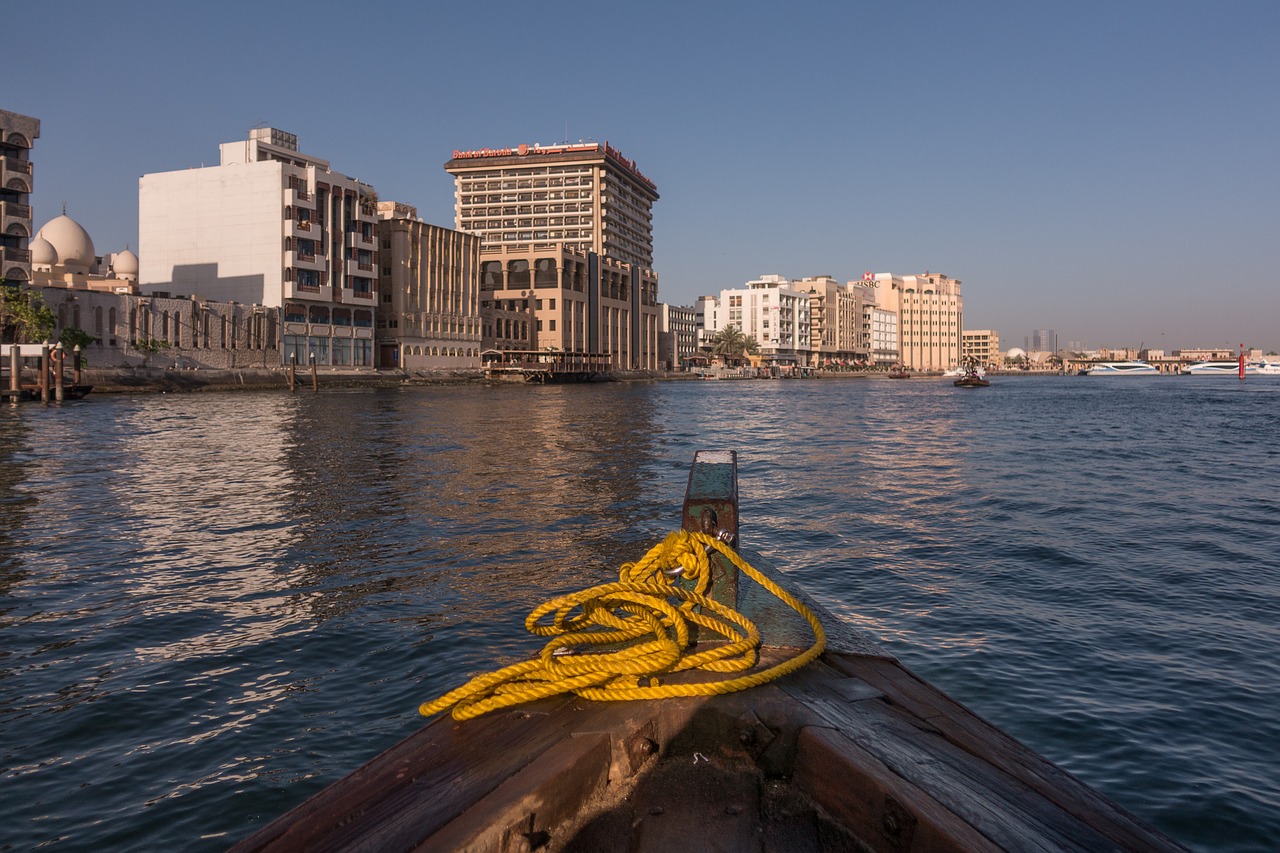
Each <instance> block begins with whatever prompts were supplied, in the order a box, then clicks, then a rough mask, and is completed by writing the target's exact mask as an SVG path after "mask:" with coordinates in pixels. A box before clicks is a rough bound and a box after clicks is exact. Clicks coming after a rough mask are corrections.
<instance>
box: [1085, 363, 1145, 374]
mask: <svg viewBox="0 0 1280 853" xmlns="http://www.w3.org/2000/svg"><path fill="white" fill-rule="evenodd" d="M1081 373H1083V374H1084V375H1086V376H1159V375H1160V371H1159V370H1157V369H1156V368H1155V367H1154V366H1153V365H1151V364H1148V363H1147V362H1145V361H1097V362H1094V363H1093V364H1091V365H1090V366H1089V367H1087V368H1086V369H1084V370H1083V371H1081Z"/></svg>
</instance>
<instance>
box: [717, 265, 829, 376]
mask: <svg viewBox="0 0 1280 853" xmlns="http://www.w3.org/2000/svg"><path fill="white" fill-rule="evenodd" d="M698 307H700V308H701V309H702V320H703V325H702V334H703V336H704V340H709V339H710V338H711V337H714V336H715V333H716V332H718V331H720V329H723V328H725V327H727V326H737V327H738V328H739V329H741V330H742V333H743V334H744V335H746V336H747V337H750V338H755V340H756V343H758V344H759V345H760V354H761V355H762V356H763V357H764V360H765V361H766V362H772V363H775V364H800V365H807V364H808V363H809V353H810V350H811V341H810V328H809V322H810V316H809V294H808V292H807V291H801V290H799V289H797V287H794V286H793V285H792V282H791V281H789V280H788V279H786V278H784V277H782V276H780V275H766V276H761V277H760V278H758V279H756V280H755V281H749V282H747V283H746V287H745V288H742V289H737V290H722V291H720V296H719V297H718V298H712V297H701V298H700V299H699V306H698Z"/></svg>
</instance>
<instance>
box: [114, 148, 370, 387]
mask: <svg viewBox="0 0 1280 853" xmlns="http://www.w3.org/2000/svg"><path fill="white" fill-rule="evenodd" d="M219 151H220V163H219V165H217V166H209V167H200V168H191V169H183V170H181V171H174V172H158V173H152V174H148V175H143V176H142V178H140V179H139V181H138V256H139V259H140V263H139V267H140V268H139V276H138V286H139V289H140V290H141V292H142V293H143V294H151V295H157V296H159V295H164V296H174V297H176V296H189V297H194V298H196V299H199V300H214V301H225V302H238V303H244V304H250V305H254V304H257V305H263V306H266V307H267V308H278V309H280V314H281V320H282V324H281V327H280V331H281V342H280V343H281V353H282V358H283V360H284V361H285V363H288V361H289V359H290V358H291V357H293V358H296V359H297V363H298V364H299V365H305V364H307V363H308V361H309V359H310V358H312V357H314V358H315V361H316V363H317V364H318V365H322V366H353V367H372V366H373V365H374V312H375V309H376V308H377V288H376V287H375V284H374V283H375V280H376V276H377V247H376V238H375V219H376V216H375V204H376V201H377V195H376V193H375V192H374V190H373V188H372V187H371V186H369V185H368V184H365V183H362V182H360V181H358V180H356V179H354V178H350V177H348V176H346V175H343V174H340V173H338V172H334V171H333V170H332V169H331V168H330V166H329V163H328V161H326V160H321V159H319V158H317V157H312V156H310V155H307V154H303V153H301V152H300V151H299V150H298V138H297V137H296V136H294V135H293V134H291V133H285V132H284V131H281V130H277V129H275V128H257V129H255V130H253V131H251V132H250V134H249V138H248V139H246V140H243V141H240V142H227V143H224V144H222V145H221V146H219Z"/></svg>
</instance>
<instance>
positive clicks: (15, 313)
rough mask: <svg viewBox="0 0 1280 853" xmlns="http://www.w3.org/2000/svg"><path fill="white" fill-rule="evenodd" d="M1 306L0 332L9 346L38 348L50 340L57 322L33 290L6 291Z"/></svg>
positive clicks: (11, 289) (49, 309)
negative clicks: (10, 344)
mask: <svg viewBox="0 0 1280 853" xmlns="http://www.w3.org/2000/svg"><path fill="white" fill-rule="evenodd" d="M3 290H4V301H3V302H0V332H2V333H3V334H2V336H3V337H4V338H6V339H8V341H9V342H10V343H15V344H38V343H40V342H42V341H47V340H49V336H50V335H52V334H53V330H54V327H56V326H57V325H58V318H57V317H56V316H54V313H53V309H51V308H50V307H49V306H48V305H45V304H44V299H43V298H41V296H40V294H39V293H37V292H35V291H34V290H24V289H23V288H20V287H6V288H3Z"/></svg>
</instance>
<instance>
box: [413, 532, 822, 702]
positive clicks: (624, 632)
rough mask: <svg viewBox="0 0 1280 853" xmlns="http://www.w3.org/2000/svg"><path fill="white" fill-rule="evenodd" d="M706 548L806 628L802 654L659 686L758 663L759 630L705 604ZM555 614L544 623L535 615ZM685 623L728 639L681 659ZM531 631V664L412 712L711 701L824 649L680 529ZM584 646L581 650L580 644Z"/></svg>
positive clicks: (785, 596)
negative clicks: (694, 673) (680, 675)
mask: <svg viewBox="0 0 1280 853" xmlns="http://www.w3.org/2000/svg"><path fill="white" fill-rule="evenodd" d="M712 549H714V550H716V551H718V552H720V553H721V554H723V555H724V556H725V557H726V558H727V559H728V560H729V561H730V562H732V563H733V564H734V565H735V566H737V567H738V570H739V571H741V572H742V573H743V574H745V575H746V576H747V577H749V578H751V579H752V580H754V581H755V582H756V583H758V584H760V585H761V586H763V587H764V588H765V589H767V590H768V591H769V592H770V593H772V594H773V595H775V596H776V597H777V598H779V599H780V600H782V601H783V602H785V603H786V604H787V605H788V606H789V607H791V608H792V609H793V610H795V611H796V612H797V613H799V614H800V615H801V616H802V617H803V618H804V619H805V620H806V621H807V622H808V623H809V625H810V627H811V628H812V629H813V636H814V644H813V645H812V646H811V647H810V648H809V649H807V650H806V651H804V652H802V653H800V654H798V655H796V656H795V657H793V658H790V659H788V660H786V661H783V662H782V663H779V664H776V665H774V666H772V667H769V668H768V669H764V670H761V671H759V672H753V673H751V674H750V675H743V676H738V677H737V678H731V679H724V680H719V681H715V680H712V681H701V682H696V683H680V684H660V683H659V677H660V676H662V675H666V674H668V673H672V672H681V671H684V670H692V669H700V670H703V671H707V672H742V671H745V670H749V669H751V668H752V667H754V666H755V665H756V664H757V663H758V662H759V651H760V632H759V630H758V629H757V628H756V626H755V625H754V624H752V622H751V620H749V619H747V617H745V616H743V615H742V614H741V613H738V612H737V611H735V610H733V609H732V608H730V607H727V606H725V605H723V604H721V603H719V602H718V601H715V600H714V599H712V598H710V597H709V595H708V593H709V592H710V590H711V583H712V577H711V563H710V560H709V559H708V554H709V553H710V551H711V550H712ZM552 613H554V616H553V617H552V619H551V621H550V624H542V620H543V617H545V616H547V615H548V614H552ZM690 624H693V625H697V626H699V627H701V628H705V629H707V630H708V631H713V632H715V633H717V634H720V635H721V636H723V637H724V638H725V639H726V640H728V642H727V643H724V644H722V645H715V646H714V647H712V648H708V649H707V650H706V651H701V652H698V653H696V654H686V650H687V648H688V645H689V626H690ZM525 628H527V629H528V630H529V632H530V633H533V634H536V635H538V636H543V637H553V638H554V639H552V640H551V641H550V642H548V643H547V644H546V646H545V647H544V648H543V649H542V654H541V655H540V656H539V657H538V658H536V659H533V660H528V661H525V662H523V663H518V664H514V665H512V666H508V667H505V668H503V669H500V670H497V671H496V672H491V673H488V674H486V675H481V676H477V677H476V678H473V679H471V681H469V682H468V683H466V684H464V685H463V686H462V687H459V688H457V689H455V690H451V691H449V692H448V693H446V694H445V695H443V696H441V697H440V698H439V699H436V700H435V701H433V702H426V703H424V704H422V705H421V706H419V708H418V711H419V713H421V714H422V715H423V716H424V717H429V716H431V715H432V714H435V713H437V712H439V711H443V710H445V709H446V708H452V709H453V717H454V719H457V720H466V719H469V718H471V717H477V716H479V715H481V714H484V713H486V712H488V711H493V710H495V709H497V708H507V707H510V706H512V705H518V704H520V703H523V702H529V701H532V700H534V699H541V698H544V697H547V696H554V695H557V694H560V693H568V692H570V691H572V692H574V693H577V694H578V695H579V696H582V697H584V698H586V699H595V700H619V699H660V698H666V697H671V696H710V695H714V694H720V693H733V692H736V691H738V690H745V689H746V688H748V687H755V686H757V685H760V684H764V683H765V682H767V681H771V680H773V679H775V678H779V677H781V676H783V675H786V674H787V673H789V672H794V671H795V670H797V669H799V668H800V667H802V666H804V665H805V664H807V663H809V662H810V661H812V660H813V659H814V658H816V657H817V656H818V655H820V654H822V650H823V649H824V648H826V644H827V637H826V633H825V632H824V631H823V630H822V625H821V623H819V622H818V618H817V617H816V616H815V615H814V614H813V613H812V612H811V611H810V610H809V608H807V607H805V606H804V604H803V603H801V602H800V601H799V600H797V599H796V598H795V597H794V596H792V595H791V594H790V593H788V592H787V591H786V590H784V589H782V588H781V587H780V586H778V585H777V584H775V583H774V582H773V581H771V580H769V578H767V577H765V576H764V575H763V574H761V573H760V572H758V571H756V570H755V569H754V568H752V567H751V566H750V565H748V564H747V562H746V561H745V560H743V559H742V558H741V557H740V556H738V553H737V552H736V551H734V550H733V549H732V548H730V547H729V546H728V545H726V544H725V543H724V542H722V541H720V540H719V539H716V538H714V537H712V536H708V535H707V534H705V533H691V532H688V531H684V530H679V531H676V532H674V533H671V534H668V536H667V537H666V539H664V540H663V541H662V542H660V543H659V544H658V545H656V546H654V547H653V548H652V549H650V551H649V553H647V554H645V556H644V557H642V558H641V559H640V560H637V561H636V562H634V563H624V564H623V566H622V568H621V571H620V573H619V579H618V581H617V582H616V583H609V584H604V585H602V586H597V587H592V588H591V589H587V590H583V591H582V592H577V593H573V594H571V595H565V596H561V597H560V598H557V599H554V600H552V601H549V602H546V603H545V604H543V605H541V606H539V607H537V608H536V609H535V610H534V611H533V612H532V613H530V614H529V616H528V618H527V619H525ZM588 647H590V648H588Z"/></svg>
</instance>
